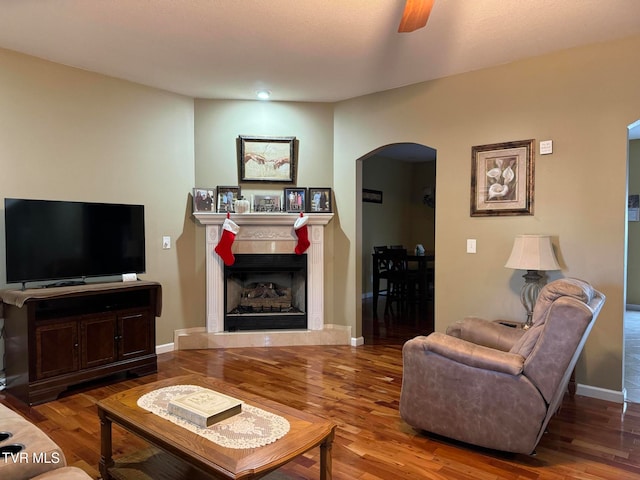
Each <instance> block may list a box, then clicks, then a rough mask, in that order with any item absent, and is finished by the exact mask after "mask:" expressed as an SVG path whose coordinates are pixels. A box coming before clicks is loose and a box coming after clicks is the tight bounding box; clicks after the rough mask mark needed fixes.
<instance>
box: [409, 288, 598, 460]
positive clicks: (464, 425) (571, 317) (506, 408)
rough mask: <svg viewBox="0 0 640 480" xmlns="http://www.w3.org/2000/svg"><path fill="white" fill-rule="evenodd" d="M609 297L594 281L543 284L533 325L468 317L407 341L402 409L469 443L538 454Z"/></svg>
mask: <svg viewBox="0 0 640 480" xmlns="http://www.w3.org/2000/svg"><path fill="white" fill-rule="evenodd" d="M604 301H605V297H604V295H603V294H602V293H600V292H598V291H596V290H594V289H593V288H592V287H591V286H590V285H589V284H588V283H586V282H583V281H581V280H577V279H568V278H567V279H560V280H556V281H553V282H551V283H549V284H547V285H545V286H544V287H543V289H542V290H541V292H540V295H539V297H538V300H537V302H536V304H535V307H534V310H533V325H532V327H531V328H530V329H528V330H522V329H519V328H512V327H509V326H505V325H502V324H500V323H498V322H491V321H487V320H482V319H479V318H466V319H465V320H463V321H460V322H458V323H456V324H454V325H452V326H450V327H449V328H448V329H447V334H446V335H445V334H443V333H439V332H434V333H432V334H430V335H429V336H426V337H424V336H421V337H416V338H414V339H411V340H409V341H408V342H406V343H405V345H404V347H403V379H402V393H401V395H400V415H401V417H402V418H403V419H404V421H406V422H407V423H408V424H409V425H411V426H412V427H414V428H417V429H420V430H426V431H428V432H432V433H435V434H438V435H442V436H445V437H449V438H452V439H455V440H459V441H462V442H466V443H470V444H474V445H479V446H481V447H486V448H491V449H495V450H502V451H507V452H515V453H525V454H530V453H533V452H534V450H535V448H536V445H537V444H538V442H539V441H540V437H541V436H542V434H543V432H544V430H545V429H546V426H547V424H548V422H549V420H550V419H551V417H552V416H553V414H554V413H555V412H556V411H557V409H558V408H559V406H560V404H561V402H562V398H563V396H564V393H565V392H566V390H567V385H568V383H569V378H570V376H571V372H572V371H573V368H574V366H575V364H576V362H577V360H578V357H579V356H580V352H581V351H582V347H583V346H584V344H585V342H586V340H587V336H588V335H589V332H590V331H591V328H592V326H593V324H594V322H595V319H596V317H597V315H598V313H599V312H600V309H601V308H602V305H603V304H604Z"/></svg>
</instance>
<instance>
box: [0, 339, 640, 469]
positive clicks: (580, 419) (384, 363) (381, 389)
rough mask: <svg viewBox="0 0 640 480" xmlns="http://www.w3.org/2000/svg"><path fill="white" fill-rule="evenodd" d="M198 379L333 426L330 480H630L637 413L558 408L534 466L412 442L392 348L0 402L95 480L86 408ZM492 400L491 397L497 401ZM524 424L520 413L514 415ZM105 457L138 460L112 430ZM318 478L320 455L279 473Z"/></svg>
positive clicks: (269, 357) (446, 443) (263, 355)
mask: <svg viewBox="0 0 640 480" xmlns="http://www.w3.org/2000/svg"><path fill="white" fill-rule="evenodd" d="M191 372H198V373H202V374H205V375H209V376H212V377H215V378H218V379H222V380H224V381H226V382H229V383H230V384H233V385H235V386H236V387H239V388H241V389H244V390H247V391H250V392H252V393H256V394H258V395H261V396H263V397H266V398H269V399H272V400H276V401H278V402H281V403H285V404H287V405H290V406H292V407H294V408H298V409H301V410H305V411H308V412H311V413H313V414H316V415H319V416H323V417H326V418H330V419H332V420H333V421H334V422H336V423H337V424H338V428H337V431H336V439H335V443H334V447H333V474H334V478H335V479H344V480H352V479H359V480H377V479H385V480H386V479H430V480H444V479H454V480H472V479H473V480H476V479H482V480H489V479H518V480H522V479H530V480H532V479H548V480H560V479H583V480H589V479H610V480H614V479H615V480H631V479H638V478H640V405H637V404H627V405H618V404H614V403H610V402H605V401H601V400H595V399H591V398H587V397H580V396H577V397H574V398H569V397H568V396H567V397H566V398H565V400H564V403H563V406H562V409H561V410H560V412H559V413H558V415H556V417H554V419H553V420H552V421H551V423H550V424H549V428H548V430H549V431H548V433H547V434H546V435H544V436H543V438H542V441H541V442H540V444H539V447H538V449H537V455H536V456H527V455H513V454H505V453H500V452H494V451H488V450H484V449H479V448H475V447H472V446H468V445H463V444H459V443H456V442H453V441H450V440H447V439H445V438H441V437H436V436H432V435H427V434H424V433H421V432H416V431H414V430H413V429H412V428H410V427H409V426H408V425H406V424H405V423H404V422H403V421H402V420H401V419H400V416H399V414H398V400H399V395H400V387H401V381H402V351H401V346H400V345H365V346H362V347H357V348H354V347H349V346H311V347H288V348H284V347H270V348H238V349H227V350H193V351H178V352H172V353H166V354H162V355H160V356H159V372H158V373H157V374H154V375H148V376H145V377H142V378H137V379H126V380H123V381H119V382H114V383H101V384H100V383H96V384H93V385H88V386H85V387H83V388H82V389H80V390H77V391H75V392H73V393H71V394H70V395H68V396H66V397H64V398H61V399H59V400H56V401H53V402H49V403H46V404H43V405H39V406H35V407H32V408H28V407H25V406H24V405H22V404H20V403H18V402H17V401H15V400H13V399H12V398H11V397H9V396H4V395H0V401H2V402H3V403H5V404H8V405H10V406H11V407H14V408H15V409H17V410H18V411H20V412H21V413H22V414H23V415H25V416H27V417H28V418H29V419H30V420H32V421H33V422H34V423H35V424H37V425H38V426H39V427H41V428H42V429H43V430H44V431H45V432H47V433H48V434H49V435H50V436H51V437H52V438H53V440H54V441H56V442H57V443H58V444H59V445H60V446H61V448H62V449H63V451H64V452H65V454H66V456H67V460H68V462H69V463H70V464H73V465H76V466H79V467H81V468H83V469H84V470H86V471H88V472H89V474H90V475H92V476H93V478H97V477H98V471H97V465H98V461H99V455H100V441H99V435H98V432H99V422H98V417H97V415H96V408H95V402H96V401H97V400H99V399H102V398H105V397H107V396H109V395H111V394H113V393H116V392H120V391H123V390H125V389H128V388H131V387H133V386H135V385H139V384H144V383H147V382H152V381H155V380H158V379H162V378H170V377H173V376H177V375H181V374H185V373H191ZM496 394H497V395H499V392H496ZM523 414H524V412H523ZM113 444H114V456H116V457H117V456H118V455H130V454H134V453H135V452H136V451H139V450H141V449H144V448H145V447H146V445H145V444H144V442H143V441H141V440H140V439H138V438H137V437H135V436H134V435H132V434H129V433H128V432H126V431H124V430H122V429H120V428H119V427H114V436H113ZM280 471H281V472H282V473H285V474H286V475H288V476H289V477H290V478H298V479H307V478H319V449H314V450H312V451H311V452H310V453H308V454H306V455H304V456H302V457H299V458H298V459H297V460H295V461H294V462H292V463H290V464H289V465H287V466H285V467H283V468H282V469H281V470H280Z"/></svg>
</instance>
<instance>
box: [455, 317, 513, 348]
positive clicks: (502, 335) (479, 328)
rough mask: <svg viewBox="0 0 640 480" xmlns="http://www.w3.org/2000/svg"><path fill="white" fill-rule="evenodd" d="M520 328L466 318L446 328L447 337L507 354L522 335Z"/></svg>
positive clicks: (480, 319) (475, 318)
mask: <svg viewBox="0 0 640 480" xmlns="http://www.w3.org/2000/svg"><path fill="white" fill-rule="evenodd" d="M524 332H525V331H524V330H523V329H521V328H513V327H511V326H507V325H503V324H501V323H499V322H491V321H489V320H483V319H482V318H477V317H466V318H465V319H464V320H461V321H459V322H456V323H454V324H453V325H450V326H449V327H448V328H447V335H450V336H453V337H457V338H460V339H462V340H466V341H467V342H471V343H475V344H477V345H484V346H485V347H489V348H495V349H498V350H502V351H503V352H508V351H509V350H511V347H512V346H513V344H514V343H516V342H517V341H518V340H519V339H520V337H522V335H523V334H524Z"/></svg>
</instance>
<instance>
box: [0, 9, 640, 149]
mask: <svg viewBox="0 0 640 480" xmlns="http://www.w3.org/2000/svg"><path fill="white" fill-rule="evenodd" d="M403 8H404V0H101V1H99V0H0V47H2V48H7V49H10V50H15V51H18V52H22V53H26V54H29V55H34V56H36V57H41V58H44V59H48V60H52V61H54V62H57V63H62V64H65V65H70V66H74V67H78V68H82V69H86V70H90V71H94V72H99V73H102V74H106V75H110V76H114V77H118V78H122V79H127V80H131V81H134V82H138V83H141V84H145V85H149V86H153V87H158V88H162V89H165V90H168V91H171V92H176V93H180V94H184V95H188V96H191V97H198V98H217V99H255V92H256V90H258V89H260V88H266V89H268V90H270V91H271V92H272V99H273V100H280V101H310V102H333V101H338V100H344V99H347V98H352V97H356V96H360V95H365V94H368V93H373V92H377V91H382V90H387V89H390V88H395V87H400V86H404V85H409V84H412V83H417V82H421V81H425V80H431V79H434V78H440V77H444V76H449V75H454V74H458V73H463V72H468V71H472V70H477V69H481V68H485V67H488V66H493V65H499V64H504V63H508V62H511V61H514V60H518V59H522V58H526V57H532V56H536V55H542V54H545V53H549V52H552V51H556V50H561V49H566V48H570V47H575V46H580V45H586V44H591V43H598V42H604V41H609V40H614V39H618V38H624V37H628V36H632V35H637V34H640V1H638V0H436V1H435V6H434V8H433V11H432V13H431V16H430V18H429V21H428V23H427V26H426V27H425V28H423V29H420V30H417V31H416V32H413V33H409V34H406V33H405V34H399V33H397V27H398V23H399V20H400V17H401V15H402V11H403ZM550 73H551V72H550ZM639 130H640V129H639ZM634 136H636V134H634ZM637 136H638V137H640V135H637Z"/></svg>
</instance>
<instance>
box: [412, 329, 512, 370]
mask: <svg viewBox="0 0 640 480" xmlns="http://www.w3.org/2000/svg"><path fill="white" fill-rule="evenodd" d="M507 328H509V327H507ZM404 348H406V349H407V353H408V351H409V350H412V349H422V350H425V351H430V352H433V353H436V354H438V355H440V356H442V357H445V358H448V359H449V360H451V361H454V362H457V363H461V364H464V365H468V366H470V367H475V368H481V369H483V370H491V371H494V372H500V373H507V374H509V375H519V374H521V373H522V369H523V366H524V358H523V357H522V356H520V355H518V354H516V353H509V352H503V351H501V350H496V349H494V348H489V347H485V346H483V345H477V344H475V343H471V342H467V341H466V340H462V339H460V338H457V337H453V336H450V335H445V334H443V333H440V332H434V333H432V334H430V335H429V336H427V337H416V338H414V339H412V340H409V341H408V342H407V343H406V344H405V347H404Z"/></svg>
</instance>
